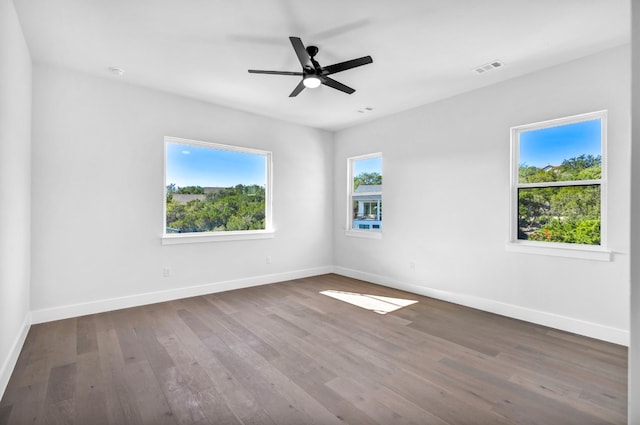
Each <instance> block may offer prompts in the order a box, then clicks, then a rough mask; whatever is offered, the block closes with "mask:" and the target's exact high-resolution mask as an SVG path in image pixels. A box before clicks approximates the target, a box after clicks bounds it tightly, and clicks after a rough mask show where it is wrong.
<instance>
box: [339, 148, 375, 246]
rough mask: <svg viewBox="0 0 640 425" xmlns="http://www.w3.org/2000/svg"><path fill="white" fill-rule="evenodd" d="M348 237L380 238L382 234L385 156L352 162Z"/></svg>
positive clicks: (349, 162) (369, 157)
mask: <svg viewBox="0 0 640 425" xmlns="http://www.w3.org/2000/svg"><path fill="white" fill-rule="evenodd" d="M348 176H349V177H348V178H349V180H348V193H349V199H348V201H347V205H348V211H347V234H349V235H354V236H364V237H379V236H380V235H381V231H382V154H380V153H375V154H369V155H362V156H357V157H353V158H349V159H348Z"/></svg>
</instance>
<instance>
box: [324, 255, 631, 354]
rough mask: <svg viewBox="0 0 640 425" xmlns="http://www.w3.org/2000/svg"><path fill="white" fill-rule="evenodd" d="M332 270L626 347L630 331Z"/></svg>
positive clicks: (339, 269) (438, 290) (418, 286)
mask: <svg viewBox="0 0 640 425" xmlns="http://www.w3.org/2000/svg"><path fill="white" fill-rule="evenodd" d="M333 272H334V273H335V274H339V275H342V276H347V277H351V278H354V279H360V280H364V281H366V282H371V283H376V284H378V285H383V286H388V287H391V288H396V289H400V290H403V291H407V292H412V293H414V294H418V295H424V296H427V297H431V298H436V299H439V300H443V301H448V302H452V303H454V304H460V305H464V306H467V307H472V308H477V309H478V310H483V311H487V312H489V313H495V314H499V315H501V316H507V317H511V318H514V319H519V320H525V321H527V322H531V323H536V324H539V325H543V326H548V327H550V328H554V329H559V330H563V331H567V332H572V333H575V334H579V335H584V336H587V337H590V338H596V339H600V340H603V341H607V342H612V343H614V344H620V345H624V346H627V347H628V346H629V340H630V334H629V331H626V330H624V329H618V328H612V327H609V326H604V325H600V324H598V323H593V322H587V321H584V320H580V319H575V318H572V317H567V316H561V315H558V314H554V313H548V312H545V311H540V310H534V309H530V308H526V307H521V306H518V305H514V304H506V303H502V302H499V301H495V300H490V299H487V298H480V297H476V296H473V295H465V294H459V293H455V292H448V291H442V290H440V289H433V288H429V287H425V286H422V285H415V284H411V283H407V282H402V281H399V280H397V279H394V278H391V277H388V276H380V275H377V274H372V273H368V272H362V271H359V270H353V269H349V268H345V267H339V266H334V268H333Z"/></svg>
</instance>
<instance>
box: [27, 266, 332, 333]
mask: <svg viewBox="0 0 640 425" xmlns="http://www.w3.org/2000/svg"><path fill="white" fill-rule="evenodd" d="M332 271H333V267H332V266H324V267H316V268H312V269H304V270H294V271H290V272H283V273H275V274H268V275H262V276H255V277H248V278H242V279H235V280H227V281H221V282H214V283H208V284H204V285H196V286H188V287H183V288H175V289H169V290H163V291H157V292H147V293H144V294H136V295H130V296H126V297H118V298H110V299H106V300H99V301H90V302H86V303H80V304H72V305H64V306H59V307H52V308H45V309H40V310H33V311H32V312H31V320H32V323H34V324H36V323H44V322H51V321H54V320H61V319H68V318H71V317H79V316H85V315H87V314H96V313H103V312H105V311H112V310H119V309H123V308H129V307H138V306H141V305H147V304H154V303H159V302H164V301H172V300H177V299H180V298H189V297H195V296H199V295H206V294H213V293H216V292H223V291H231V290H233V289H241V288H248V287H251V286H259V285H267V284H269V283H276V282H284V281H287V280H293V279H301V278H305V277H310V276H318V275H321V274H327V273H331V272H332Z"/></svg>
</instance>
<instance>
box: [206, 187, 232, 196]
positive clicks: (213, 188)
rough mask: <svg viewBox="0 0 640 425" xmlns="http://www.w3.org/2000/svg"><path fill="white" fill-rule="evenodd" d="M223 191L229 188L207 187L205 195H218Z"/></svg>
mask: <svg viewBox="0 0 640 425" xmlns="http://www.w3.org/2000/svg"><path fill="white" fill-rule="evenodd" d="M222 189H228V188H226V187H205V188H204V193H205V195H208V194H209V193H218V192H220V191H221V190H222Z"/></svg>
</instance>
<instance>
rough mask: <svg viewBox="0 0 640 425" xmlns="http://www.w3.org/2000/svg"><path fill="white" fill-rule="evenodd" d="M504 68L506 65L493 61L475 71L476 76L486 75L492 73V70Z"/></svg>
mask: <svg viewBox="0 0 640 425" xmlns="http://www.w3.org/2000/svg"><path fill="white" fill-rule="evenodd" d="M503 66H504V63H502V62H500V61H499V60H494V61H491V62H489V63H485V64H484V65H480V66H479V67H477V68H476V69H474V70H473V71H474V72H475V73H476V74H484V73H485V72H487V71H491V70H493V69H497V68H502V67H503Z"/></svg>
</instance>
